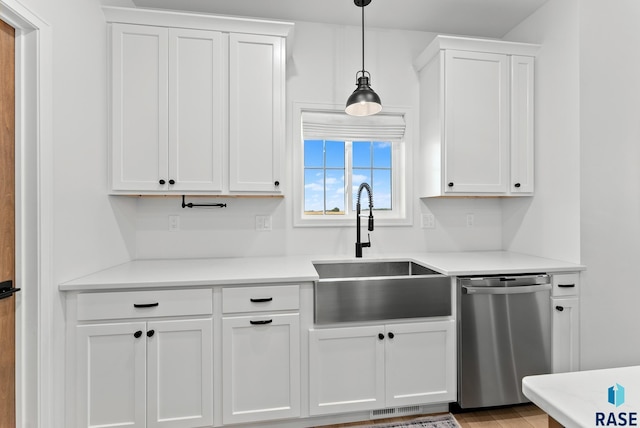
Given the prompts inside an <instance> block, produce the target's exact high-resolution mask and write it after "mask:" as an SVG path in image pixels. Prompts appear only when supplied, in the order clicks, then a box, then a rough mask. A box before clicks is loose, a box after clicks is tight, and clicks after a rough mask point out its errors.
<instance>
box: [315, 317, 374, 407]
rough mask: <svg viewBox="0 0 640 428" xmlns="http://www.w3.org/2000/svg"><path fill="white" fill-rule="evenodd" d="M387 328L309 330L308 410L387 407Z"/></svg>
mask: <svg viewBox="0 0 640 428" xmlns="http://www.w3.org/2000/svg"><path fill="white" fill-rule="evenodd" d="M384 338H385V335H384V328H383V327H382V326H369V327H344V328H335V329H321V330H311V331H310V332H309V387H310V391H309V400H310V404H309V413H310V414H311V415H321V414H329V413H341V412H352V411H360V410H372V409H380V408H384V407H385V388H384Z"/></svg>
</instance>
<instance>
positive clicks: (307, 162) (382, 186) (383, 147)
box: [304, 140, 393, 215]
mask: <svg viewBox="0 0 640 428" xmlns="http://www.w3.org/2000/svg"><path fill="white" fill-rule="evenodd" d="M348 159H351V164H350V165H349V164H348V162H347V160H348ZM392 172H393V168H392V143H391V142H390V141H385V142H383V141H331V140H304V214H305V215H347V214H348V212H347V210H345V207H346V206H350V207H351V210H355V209H356V201H357V198H358V195H357V191H358V188H359V187H360V184H361V183H367V184H369V186H370V187H371V190H372V192H373V207H374V210H376V211H380V210H391V209H393V202H392V201H393V197H392V196H393V189H392ZM348 183H351V189H352V192H351V195H349V194H346V193H345V191H344V190H345V188H346V187H348V186H347V184H348ZM345 196H347V198H345ZM365 196H366V195H365ZM362 205H363V206H364V205H365V204H364V203H362ZM367 206H368V202H367Z"/></svg>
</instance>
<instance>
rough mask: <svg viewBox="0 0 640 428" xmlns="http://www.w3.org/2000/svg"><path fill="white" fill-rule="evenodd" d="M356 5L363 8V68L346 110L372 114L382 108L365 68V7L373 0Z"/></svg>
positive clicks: (357, 114)
mask: <svg viewBox="0 0 640 428" xmlns="http://www.w3.org/2000/svg"><path fill="white" fill-rule="evenodd" d="M353 2H354V3H355V5H356V6H358V7H360V8H362V70H360V71H358V72H357V73H356V86H357V87H356V90H355V91H353V93H352V94H351V96H350V97H349V99H348V100H347V106H346V108H345V109H344V111H345V112H346V113H347V114H349V115H351V116H371V115H372V114H376V113H379V112H380V111H381V110H382V102H380V97H379V96H378V94H376V93H375V91H374V90H373V89H371V86H370V81H371V74H369V72H368V71H366V70H365V69H364V7H365V6H366V5H368V4H369V3H371V0H354V1H353Z"/></svg>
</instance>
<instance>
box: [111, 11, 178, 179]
mask: <svg viewBox="0 0 640 428" xmlns="http://www.w3.org/2000/svg"><path fill="white" fill-rule="evenodd" d="M167 40H168V30H167V29H166V28H158V27H148V26H141V25H128V24H113V25H112V27H111V49H112V58H111V81H112V86H111V150H112V153H111V155H112V157H111V186H112V188H113V190H123V191H126V190H137V191H160V190H166V189H167V183H168V180H169V178H168V170H167V168H168V163H167V144H168V140H167V138H168V131H167V97H168V95H167V92H168V90H167V88H168V75H167ZM160 180H164V181H165V184H160Z"/></svg>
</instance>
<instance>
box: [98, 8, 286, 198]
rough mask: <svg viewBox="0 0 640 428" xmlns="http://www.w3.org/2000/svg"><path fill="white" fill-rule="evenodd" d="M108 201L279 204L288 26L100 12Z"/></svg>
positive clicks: (153, 13)
mask: <svg viewBox="0 0 640 428" xmlns="http://www.w3.org/2000/svg"><path fill="white" fill-rule="evenodd" d="M103 10H104V11H105V16H106V17H107V21H109V22H113V23H112V24H110V31H111V94H112V95H111V110H110V112H111V115H110V117H111V128H110V130H111V138H110V139H111V165H110V174H111V191H112V193H114V194H158V193H160V194H171V193H174V194H185V193H194V194H198V193H203V194H229V193H230V194H279V193H280V180H281V179H282V178H281V170H280V168H281V166H282V160H281V157H282V156H283V146H284V121H285V109H284V102H285V96H284V89H285V45H286V43H285V39H286V36H287V34H288V32H289V30H290V29H291V27H292V24H290V23H285V22H270V21H252V20H248V19H247V20H245V19H227V18H224V17H219V16H211V15H199V14H174V13H171V12H166V11H157V10H154V11H143V10H130V9H125V8H109V7H105V8H103Z"/></svg>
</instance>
